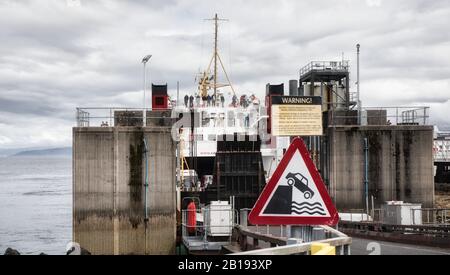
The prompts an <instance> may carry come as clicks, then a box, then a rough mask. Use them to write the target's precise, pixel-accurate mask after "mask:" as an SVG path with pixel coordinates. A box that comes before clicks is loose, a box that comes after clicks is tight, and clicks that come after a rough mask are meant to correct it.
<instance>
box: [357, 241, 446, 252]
mask: <svg viewBox="0 0 450 275" xmlns="http://www.w3.org/2000/svg"><path fill="white" fill-rule="evenodd" d="M351 253H352V255H450V249H443V248H435V247H427V246H418V245H410V244H401V243H392V242H380V241H373V240H366V239H359V238H352V246H351Z"/></svg>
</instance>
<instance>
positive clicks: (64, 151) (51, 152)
mask: <svg viewBox="0 0 450 275" xmlns="http://www.w3.org/2000/svg"><path fill="white" fill-rule="evenodd" d="M71 155H72V148H71V147H64V148H52V149H42V150H26V151H21V152H18V153H16V154H14V155H12V156H13V157H26V156H71Z"/></svg>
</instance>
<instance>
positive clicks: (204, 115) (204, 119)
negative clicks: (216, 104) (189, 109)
mask: <svg viewBox="0 0 450 275" xmlns="http://www.w3.org/2000/svg"><path fill="white" fill-rule="evenodd" d="M210 124H211V117H210V115H209V113H208V112H202V127H209V125H210Z"/></svg>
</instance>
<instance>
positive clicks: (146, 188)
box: [143, 137, 149, 254]
mask: <svg viewBox="0 0 450 275" xmlns="http://www.w3.org/2000/svg"><path fill="white" fill-rule="evenodd" d="M143 140H144V158H145V183H144V188H145V191H144V197H145V200H144V213H145V214H144V227H145V252H144V253H145V254H147V227H148V220H149V219H148V199H147V197H148V196H147V195H148V151H149V150H148V146H147V140H146V139H145V137H144V138H143Z"/></svg>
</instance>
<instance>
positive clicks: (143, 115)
mask: <svg viewBox="0 0 450 275" xmlns="http://www.w3.org/2000/svg"><path fill="white" fill-rule="evenodd" d="M150 58H152V55H151V54H150V55H147V56H145V57H144V58H143V59H142V63H143V64H144V102H143V103H144V104H143V105H144V109H143V112H142V119H143V124H142V125H143V126H144V127H145V126H147V111H146V109H145V107H146V106H145V99H146V98H145V89H146V86H147V74H146V72H145V65H146V64H147V62H148V61H149V60H150Z"/></svg>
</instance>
